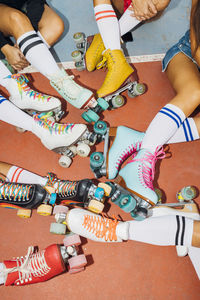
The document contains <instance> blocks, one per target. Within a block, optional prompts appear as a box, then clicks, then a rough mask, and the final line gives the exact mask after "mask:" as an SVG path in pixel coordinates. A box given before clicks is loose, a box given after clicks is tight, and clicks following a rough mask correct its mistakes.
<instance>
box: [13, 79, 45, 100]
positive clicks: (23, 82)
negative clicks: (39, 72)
mask: <svg viewBox="0 0 200 300" xmlns="http://www.w3.org/2000/svg"><path fill="white" fill-rule="evenodd" d="M8 78H12V79H15V80H16V81H17V86H18V90H19V93H20V95H22V92H24V93H25V94H26V95H28V96H29V97H32V98H33V99H34V100H39V101H40V100H42V101H43V102H44V101H47V102H48V101H49V100H51V97H50V96H47V95H45V94H42V93H39V92H36V91H34V90H32V89H31V88H30V87H29V86H28V85H27V83H28V82H29V80H28V78H27V77H26V75H21V74H14V75H9V76H8Z"/></svg>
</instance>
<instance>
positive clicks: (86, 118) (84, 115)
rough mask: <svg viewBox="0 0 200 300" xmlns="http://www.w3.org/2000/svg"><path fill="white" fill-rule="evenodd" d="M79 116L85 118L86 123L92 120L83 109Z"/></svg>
mask: <svg viewBox="0 0 200 300" xmlns="http://www.w3.org/2000/svg"><path fill="white" fill-rule="evenodd" d="M81 117H82V118H83V120H85V121H86V122H88V123H91V122H92V120H91V119H90V118H89V117H88V113H87V111H84V113H82V115H81Z"/></svg>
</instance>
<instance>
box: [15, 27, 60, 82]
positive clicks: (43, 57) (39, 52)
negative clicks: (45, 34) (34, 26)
mask: <svg viewBox="0 0 200 300" xmlns="http://www.w3.org/2000/svg"><path fill="white" fill-rule="evenodd" d="M17 44H18V45H19V48H20V49H21V51H22V53H23V54H24V56H25V57H26V59H27V60H28V61H29V62H30V63H31V64H32V65H33V66H34V67H35V68H36V69H37V70H38V71H39V72H40V73H42V74H43V75H44V76H46V77H48V76H51V75H54V74H56V73H57V72H59V70H60V69H59V67H58V65H57V63H56V61H55V60H54V58H53V56H52V54H51V52H50V51H49V49H48V48H47V46H46V45H45V44H44V43H43V41H42V40H41V38H40V37H39V36H38V35H37V33H36V32H35V31H29V32H26V33H24V34H23V35H22V36H20V37H19V38H18V40H17Z"/></svg>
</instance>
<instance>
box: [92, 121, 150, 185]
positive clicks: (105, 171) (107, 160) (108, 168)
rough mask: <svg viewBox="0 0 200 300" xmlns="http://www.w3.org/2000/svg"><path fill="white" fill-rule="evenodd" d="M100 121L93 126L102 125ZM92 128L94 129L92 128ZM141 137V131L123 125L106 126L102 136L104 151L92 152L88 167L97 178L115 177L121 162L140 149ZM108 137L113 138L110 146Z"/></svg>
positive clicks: (142, 135) (142, 134)
mask: <svg viewBox="0 0 200 300" xmlns="http://www.w3.org/2000/svg"><path fill="white" fill-rule="evenodd" d="M101 123H102V121H98V122H97V123H96V124H95V127H100V126H101V127H103V125H102V124H101ZM94 130H96V129H95V128H94ZM102 130H103V129H102ZM143 137H144V133H143V132H139V131H136V130H134V129H131V128H128V127H125V126H119V127H117V128H114V127H112V128H107V132H106V134H105V136H104V141H105V144H104V153H101V152H94V153H92V155H91V156H90V167H91V169H92V171H93V172H94V173H95V176H96V177H97V178H100V177H102V176H106V177H107V178H108V179H113V178H115V177H116V176H117V173H118V171H119V168H120V166H121V165H122V163H123V162H124V161H125V160H126V159H127V158H128V157H129V156H130V155H132V154H133V153H135V152H137V151H138V150H139V149H140V146H141V142H142V140H143ZM109 138H114V142H113V144H112V146H111V147H110V145H109Z"/></svg>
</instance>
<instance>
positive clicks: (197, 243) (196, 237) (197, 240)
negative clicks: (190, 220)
mask: <svg viewBox="0 0 200 300" xmlns="http://www.w3.org/2000/svg"><path fill="white" fill-rule="evenodd" d="M192 246H194V247H200V222H199V221H194V229H193V236H192Z"/></svg>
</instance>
